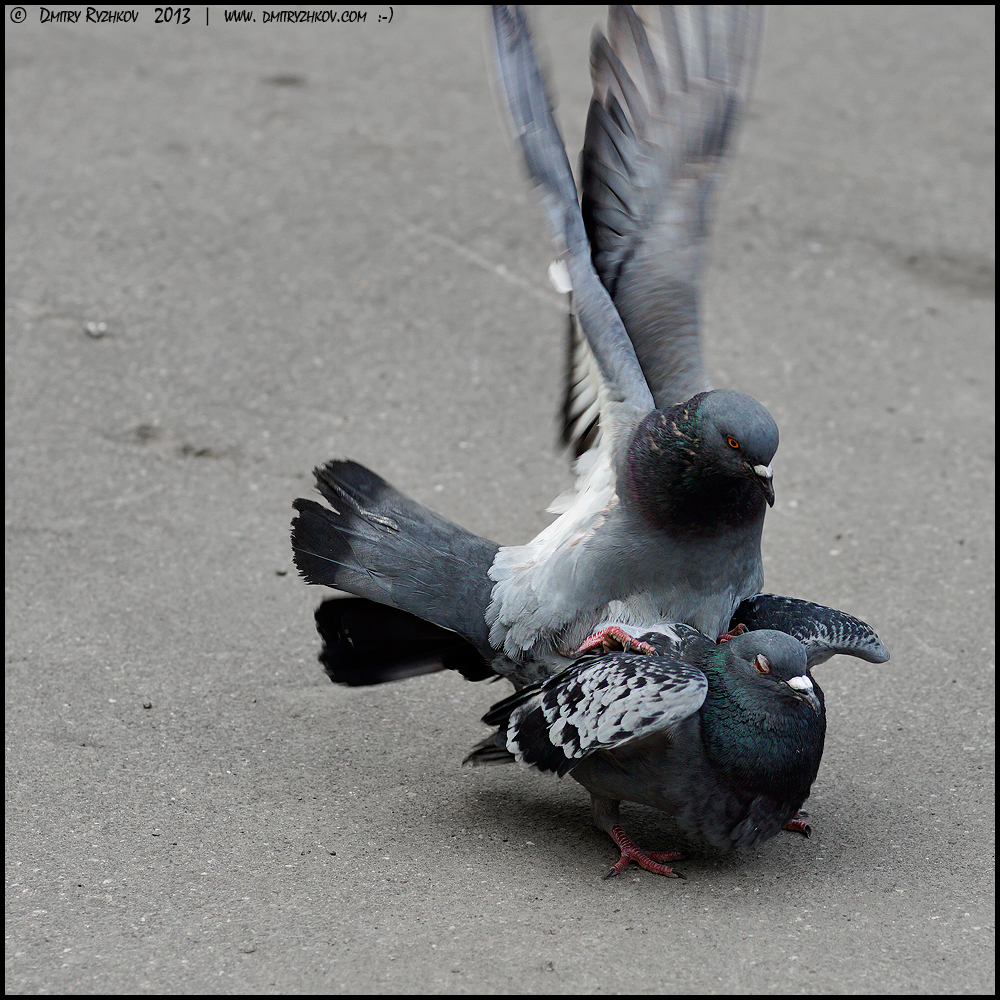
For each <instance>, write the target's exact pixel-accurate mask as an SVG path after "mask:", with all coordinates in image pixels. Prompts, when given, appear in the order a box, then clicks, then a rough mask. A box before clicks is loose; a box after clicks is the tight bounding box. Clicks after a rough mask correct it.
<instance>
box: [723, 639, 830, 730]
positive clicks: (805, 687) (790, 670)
mask: <svg viewBox="0 0 1000 1000" xmlns="http://www.w3.org/2000/svg"><path fill="white" fill-rule="evenodd" d="M727 645H728V647H729V652H730V653H732V654H734V655H735V656H736V657H737V659H738V660H739V664H738V665H737V668H738V669H740V670H742V671H743V673H745V675H746V676H747V677H748V678H749V677H753V676H754V675H755V674H756V676H757V677H759V678H760V680H761V683H762V684H768V685H770V686H773V690H774V692H775V693H779V692H780V694H781V697H782V699H783V700H785V701H788V700H790V701H799V702H803V703H804V704H806V705H808V706H809V708H811V709H812V710H813V711H814V712H816V713H817V714H821V713H822V711H823V704H822V701H821V695H822V692H820V694H817V691H819V688H818V687H817V686H816V685H815V684H814V683H813V679H812V677H810V676H809V666H808V663H807V654H806V648H805V646H803V645H802V643H801V642H799V640H798V639H796V638H794V637H793V636H790V635H788V634H787V633H786V632H775V631H771V630H767V629H765V630H761V631H758V632H745V633H744V634H743V635H738V636H736V638H735V639H732V640H730V641H729V642H728V643H723V644H722V646H723V647H725V646H727ZM782 688H787V689H788V690H787V692H786V691H783V690H782Z"/></svg>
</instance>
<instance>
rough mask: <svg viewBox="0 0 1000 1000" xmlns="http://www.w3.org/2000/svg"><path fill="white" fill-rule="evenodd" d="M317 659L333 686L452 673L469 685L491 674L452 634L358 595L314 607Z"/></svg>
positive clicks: (467, 645) (470, 647) (476, 653)
mask: <svg viewBox="0 0 1000 1000" xmlns="http://www.w3.org/2000/svg"><path fill="white" fill-rule="evenodd" d="M316 629H317V631H318V632H319V634H320V636H321V637H322V639H323V649H322V651H321V652H320V655H319V660H320V663H322V664H323V668H324V669H325V670H326V672H327V674H328V676H329V677H330V680H332V681H334V683H336V684H346V685H348V686H350V687H361V686H364V685H368V684H385V683H387V682H389V681H398V680H404V679H405V678H407V677H417V676H420V675H421V674H431V673H435V672H436V671H438V670H457V671H458V672H459V673H460V674H462V676H463V677H465V678H467V679H468V680H470V681H480V680H486V679H487V678H490V677H496V676H497V675H496V674H495V673H494V671H493V670H492V669H491V668H490V666H489V665H488V664H487V663H486V661H485V660H484V659H483V657H482V655H481V654H480V653H479V651H478V650H477V649H476V648H475V646H473V645H472V644H471V643H469V642H467V641H466V640H465V639H463V638H462V637H461V636H460V635H457V634H456V633H455V632H449V631H448V630H447V629H443V628H440V627H439V626H437V625H432V624H431V623H430V622H426V621H424V620H423V619H422V618H417V617H416V616H415V615H411V614H408V613H407V612H406V611H400V610H398V609H396V608H390V607H387V606H386V605H384V604H376V603H375V602H374V601H368V600H365V599H364V598H361V597H348V598H333V599H331V600H327V601H324V602H323V603H322V604H321V605H320V606H319V607H318V608H317V609H316Z"/></svg>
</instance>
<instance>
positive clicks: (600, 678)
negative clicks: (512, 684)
mask: <svg viewBox="0 0 1000 1000" xmlns="http://www.w3.org/2000/svg"><path fill="white" fill-rule="evenodd" d="M707 691H708V680H707V679H706V677H705V675H704V673H702V671H701V670H699V669H698V668H697V667H693V666H690V665H688V664H685V663H681V662H679V661H677V660H674V659H670V658H667V657H663V656H651V655H643V654H641V653H609V654H606V655H602V656H596V657H585V658H584V659H583V660H579V661H577V663H575V664H574V665H573V666H571V667H569V668H568V669H566V670H564V671H562V673H560V674H557V675H556V676H555V677H552V678H550V679H549V680H548V681H546V682H545V683H544V684H542V685H535V686H533V687H531V688H527V689H525V690H524V691H522V692H520V693H519V694H516V695H513V696H512V697H510V698H507V699H505V700H504V701H501V702H499V703H498V704H496V705H494V706H493V708H491V709H490V711H489V712H487V714H486V715H485V716H483V722H485V723H486V724H487V725H489V726H497V727H499V729H498V732H497V733H495V734H494V735H493V736H491V737H490V738H489V739H487V740H484V741H483V743H481V744H480V745H479V746H478V747H476V749H475V750H473V752H472V753H471V754H470V755H469V756H468V757H467V758H466V760H467V762H469V763H473V764H484V763H500V762H504V761H510V760H513V759H515V758H516V759H518V760H521V761H523V762H524V763H526V764H531V765H532V766H534V767H537V768H538V769H539V770H540V771H554V772H556V773H557V774H559V775H560V776H562V775H564V774H566V773H567V772H568V771H570V770H572V769H573V768H574V767H575V766H576V765H577V764H579V763H580V761H582V760H583V759H584V758H585V757H588V756H589V755H590V754H592V753H594V752H595V751H598V750H614V749H617V748H620V747H623V746H625V745H627V744H629V743H633V742H635V741H636V740H641V739H645V738H646V737H648V736H652V735H654V734H655V733H664V734H668V733H669V731H670V729H671V728H672V727H673V726H675V725H677V724H678V723H680V722H682V721H683V720H684V719H687V718H688V717H689V716H691V715H694V714H695V713H696V712H697V711H698V710H699V709H700V708H701V706H702V704H703V703H704V701H705V695H706V693H707Z"/></svg>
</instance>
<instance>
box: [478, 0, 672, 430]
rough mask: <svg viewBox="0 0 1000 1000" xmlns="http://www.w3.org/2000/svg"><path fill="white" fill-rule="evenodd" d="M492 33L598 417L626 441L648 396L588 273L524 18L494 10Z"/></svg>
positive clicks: (602, 293)
mask: <svg viewBox="0 0 1000 1000" xmlns="http://www.w3.org/2000/svg"><path fill="white" fill-rule="evenodd" d="M493 29H494V31H493V37H494V41H495V54H496V60H497V70H498V75H499V79H500V83H501V89H502V92H503V97H504V100H505V102H506V106H507V111H508V112H509V115H510V119H511V124H512V127H513V131H514V134H515V136H516V137H517V139H518V141H519V143H520V145H521V151H522V153H523V155H524V160H525V163H526V165H527V168H528V173H529V175H530V177H531V179H532V181H533V182H534V184H535V185H536V186H537V187H538V188H539V190H540V192H541V195H542V201H543V203H544V206H545V210H546V213H547V215H548V219H549V225H550V227H551V229H552V234H553V236H554V238H555V241H556V244H557V250H558V251H559V252H560V253H563V254H564V255H565V264H566V269H567V271H568V272H569V280H570V284H571V285H572V289H573V303H574V308H575V311H576V316H577V319H578V321H579V324H580V327H581V329H582V330H583V333H584V336H585V337H586V339H587V343H588V346H589V349H590V351H591V354H592V357H593V360H594V362H595V364H596V367H597V371H598V373H599V378H600V381H601V391H602V393H603V396H604V399H603V400H602V404H601V412H602V417H603V418H604V420H605V421H606V422H608V423H610V424H611V425H613V427H614V433H613V437H615V438H616V439H618V440H620V437H621V435H620V433H619V432H623V433H626V434H629V435H630V434H631V431H632V430H633V429H634V427H635V425H636V424H637V423H638V421H639V420H641V419H642V417H643V416H645V415H646V413H648V412H649V411H650V410H651V409H652V408H653V397H652V395H651V393H650V391H649V387H648V385H647V384H646V380H645V377H644V376H643V373H642V369H641V367H640V365H639V362H638V359H637V358H636V353H635V349H634V348H633V346H632V342H631V341H630V340H629V337H628V334H627V333H626V332H625V327H624V325H623V324H622V321H621V318H620V317H619V315H618V312H617V311H616V309H615V306H614V304H613V303H612V301H611V297H610V296H609V294H608V292H607V290H606V289H605V287H604V285H603V284H602V283H601V281H600V279H599V278H598V276H597V272H596V271H595V270H594V265H593V262H592V261H591V256H590V244H589V241H588V237H587V232H586V228H585V226H584V223H583V216H582V215H581V212H580V206H579V203H578V201H577V193H576V184H575V182H574V180H573V172H572V170H571V169H570V165H569V160H568V159H567V157H566V148H565V146H564V145H563V141H562V136H561V135H560V134H559V129H558V127H557V125H556V123H555V119H554V118H553V116H552V107H551V104H550V101H549V96H548V92H547V91H546V89H545V84H544V82H543V81H542V76H541V73H540V71H539V68H538V64H537V62H536V60H535V54H534V50H533V48H532V44H531V36H530V32H529V29H528V24H527V21H526V19H525V17H524V12H523V11H522V10H521V9H520V8H519V7H503V6H496V7H494V8H493ZM611 429H612V428H611V427H608V430H611Z"/></svg>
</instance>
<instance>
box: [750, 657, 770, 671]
mask: <svg viewBox="0 0 1000 1000" xmlns="http://www.w3.org/2000/svg"><path fill="white" fill-rule="evenodd" d="M753 665H754V666H755V667H756V668H757V673H758V674H769V673H770V672H771V664H770V663H768V662H767V657H766V656H765V655H764V654H763V653H758V654H757V655H756V656H755V657H754V658H753Z"/></svg>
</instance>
